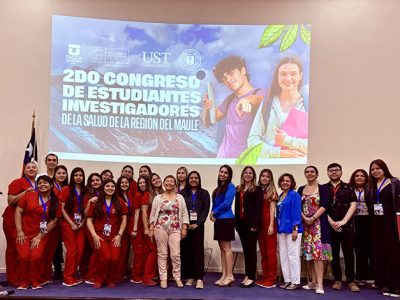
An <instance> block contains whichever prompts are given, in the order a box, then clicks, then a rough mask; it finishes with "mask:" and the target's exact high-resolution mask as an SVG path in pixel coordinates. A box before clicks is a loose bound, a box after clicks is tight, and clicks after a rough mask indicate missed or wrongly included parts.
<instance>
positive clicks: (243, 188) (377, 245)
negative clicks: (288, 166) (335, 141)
mask: <svg viewBox="0 0 400 300" xmlns="http://www.w3.org/2000/svg"><path fill="white" fill-rule="evenodd" d="M327 173H328V177H329V182H328V183H326V184H323V185H321V184H319V183H318V181H317V178H318V175H319V171H318V169H317V168H316V167H315V166H307V167H306V168H305V170H304V175H305V178H306V180H307V184H306V185H304V186H301V187H300V188H298V189H297V191H296V181H295V179H294V177H293V175H292V174H290V173H284V174H282V175H281V176H280V177H279V179H278V187H279V189H280V190H281V193H280V194H279V195H278V192H277V191H276V188H275V185H274V179H273V175H272V172H271V170H269V169H264V170H262V171H261V172H260V175H259V180H258V185H257V184H256V173H255V170H254V169H253V168H252V167H251V166H248V167H245V168H244V169H243V171H242V173H241V177H240V185H239V186H238V187H236V189H235V187H234V186H233V185H232V183H230V180H231V179H232V169H231V168H230V167H229V166H222V167H221V168H220V172H219V178H218V188H217V189H216V190H215V191H214V194H213V207H212V211H211V215H210V219H211V221H214V222H215V227H214V228H215V229H214V239H216V240H218V242H219V245H220V249H221V261H222V263H221V265H222V277H221V278H220V279H219V280H217V281H216V282H215V284H217V285H220V286H229V285H230V284H232V282H233V281H234V277H233V274H232V272H231V270H232V268H231V267H232V261H233V260H232V251H231V249H230V241H232V240H234V227H236V231H237V232H238V234H239V237H240V240H241V242H242V246H243V252H244V259H245V278H244V279H243V281H242V283H241V287H243V288H249V287H253V286H254V285H258V286H261V287H264V288H273V287H275V286H276V277H277V273H276V271H277V256H276V252H277V244H278V248H279V251H278V252H279V259H280V264H281V269H282V275H283V280H284V283H283V284H282V285H281V286H280V287H281V288H284V289H287V290H295V289H297V288H299V286H300V275H301V256H303V257H304V259H305V260H306V261H307V266H308V268H307V269H308V272H309V275H310V276H309V278H310V281H309V282H307V284H306V285H304V286H302V288H303V289H306V290H314V291H315V293H317V294H324V293H325V291H324V285H323V278H324V274H325V269H326V266H327V262H331V265H332V272H333V276H334V283H333V285H332V289H334V290H340V289H341V288H342V268H341V258H340V251H341V250H342V252H343V256H344V265H345V275H346V281H347V283H348V288H349V290H350V291H352V292H359V291H360V289H359V285H367V284H372V286H373V287H375V288H378V289H380V290H381V292H382V293H383V295H390V296H393V297H400V257H399V255H398V253H400V252H399V251H400V241H399V232H398V224H397V222H398V221H397V218H398V217H397V216H398V214H399V212H400V192H399V187H400V181H399V180H398V179H397V178H395V177H393V176H392V175H391V173H390V172H389V169H388V167H387V165H386V163H385V162H384V161H382V160H380V159H377V160H374V161H372V162H371V164H370V168H369V174H368V173H367V172H366V171H365V170H363V169H357V170H355V171H354V172H353V174H352V176H351V178H350V182H349V183H345V182H343V181H342V180H341V178H342V167H341V165H339V164H338V163H331V164H329V165H328V167H327ZM234 199H235V213H233V211H232V209H231V206H232V203H233V201H234ZM275 216H276V222H275ZM257 240H258V242H259V247H260V252H261V263H262V269H263V276H262V278H261V279H260V280H258V281H256V280H255V275H256V263H257V260H256V258H257V255H256V251H257V248H256V247H257ZM354 254H355V256H354ZM355 260H356V264H355V263H354V261H355Z"/></svg>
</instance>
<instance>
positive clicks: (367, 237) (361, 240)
mask: <svg viewBox="0 0 400 300" xmlns="http://www.w3.org/2000/svg"><path fill="white" fill-rule="evenodd" d="M354 222H355V235H354V246H355V250H356V278H357V280H371V279H374V275H373V271H372V270H373V268H372V233H371V225H370V218H369V216H355V217H354Z"/></svg>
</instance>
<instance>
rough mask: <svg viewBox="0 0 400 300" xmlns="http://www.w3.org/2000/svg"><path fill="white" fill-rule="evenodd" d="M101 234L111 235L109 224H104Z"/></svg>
mask: <svg viewBox="0 0 400 300" xmlns="http://www.w3.org/2000/svg"><path fill="white" fill-rule="evenodd" d="M103 234H104V235H105V236H110V235H111V224H104V228H103Z"/></svg>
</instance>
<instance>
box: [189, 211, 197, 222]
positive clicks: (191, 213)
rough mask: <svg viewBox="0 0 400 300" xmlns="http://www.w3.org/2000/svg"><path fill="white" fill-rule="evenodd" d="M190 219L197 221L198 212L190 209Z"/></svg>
mask: <svg viewBox="0 0 400 300" xmlns="http://www.w3.org/2000/svg"><path fill="white" fill-rule="evenodd" d="M189 220H190V221H197V212H195V211H194V210H191V211H190V215H189Z"/></svg>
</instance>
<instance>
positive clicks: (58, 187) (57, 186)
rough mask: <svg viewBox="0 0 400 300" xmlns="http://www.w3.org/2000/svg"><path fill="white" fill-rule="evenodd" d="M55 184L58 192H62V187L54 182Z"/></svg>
mask: <svg viewBox="0 0 400 300" xmlns="http://www.w3.org/2000/svg"><path fill="white" fill-rule="evenodd" d="M54 184H55V186H56V188H57V190H59V191H61V187H60V186H59V185H58V183H57V182H54Z"/></svg>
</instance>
